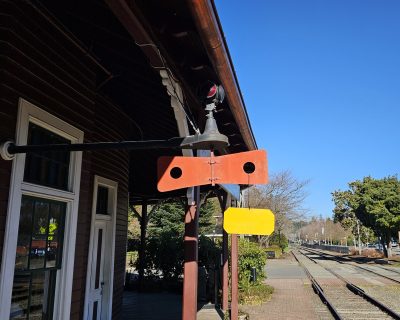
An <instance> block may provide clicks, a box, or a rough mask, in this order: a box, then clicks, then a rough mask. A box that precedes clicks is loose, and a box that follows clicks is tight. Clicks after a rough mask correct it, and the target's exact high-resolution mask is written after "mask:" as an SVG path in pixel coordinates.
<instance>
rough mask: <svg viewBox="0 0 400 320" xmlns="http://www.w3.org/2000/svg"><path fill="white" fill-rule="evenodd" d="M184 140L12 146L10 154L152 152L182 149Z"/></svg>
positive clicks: (9, 149)
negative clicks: (110, 151)
mask: <svg viewBox="0 0 400 320" xmlns="http://www.w3.org/2000/svg"><path fill="white" fill-rule="evenodd" d="M183 140H184V138H182V137H178V138H171V139H168V140H147V141H120V142H90V143H71V144H40V145H26V146H17V145H15V144H10V145H9V147H8V150H7V151H8V153H10V154H17V153H27V152H48V151H64V152H66V151H94V150H107V149H115V150H119V149H125V150H150V149H174V148H177V149H181V148H182V147H181V144H182V142H183Z"/></svg>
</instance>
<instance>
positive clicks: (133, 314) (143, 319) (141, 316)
mask: <svg viewBox="0 0 400 320" xmlns="http://www.w3.org/2000/svg"><path fill="white" fill-rule="evenodd" d="M181 318H182V295H180V294H172V293H167V292H161V293H138V292H137V291H125V292H124V296H123V301H122V318H121V319H122V320H180V319H181ZM221 319H222V317H221V315H220V314H218V312H217V311H216V310H215V308H214V305H212V304H206V305H204V306H203V307H202V308H201V310H199V311H198V312H197V320H221Z"/></svg>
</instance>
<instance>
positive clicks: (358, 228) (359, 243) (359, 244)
mask: <svg viewBox="0 0 400 320" xmlns="http://www.w3.org/2000/svg"><path fill="white" fill-rule="evenodd" d="M357 233H358V254H359V255H360V256H361V241H360V220H358V219H357Z"/></svg>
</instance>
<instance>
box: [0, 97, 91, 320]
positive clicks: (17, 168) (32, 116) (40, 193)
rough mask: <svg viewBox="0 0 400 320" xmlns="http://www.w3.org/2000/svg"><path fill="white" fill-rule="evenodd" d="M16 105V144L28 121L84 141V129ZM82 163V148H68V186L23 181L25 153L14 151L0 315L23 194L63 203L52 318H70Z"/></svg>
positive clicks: (2, 315)
mask: <svg viewBox="0 0 400 320" xmlns="http://www.w3.org/2000/svg"><path fill="white" fill-rule="evenodd" d="M18 107H19V109H18V118H17V125H16V136H15V142H16V144H18V145H25V144H26V143H27V139H28V128H29V123H30V122H32V123H35V124H36V125H39V126H41V127H43V128H44V129H47V130H50V131H52V132H54V133H56V134H58V135H60V136H62V137H65V138H66V139H68V140H70V141H71V143H83V137H84V132H83V131H82V130H79V129H78V128H76V127H74V126H72V125H70V124H68V123H67V122H65V121H63V120H61V119H60V118H58V117H56V116H54V115H52V114H50V113H48V112H47V111H44V110H43V109H41V108H38V107H37V106H35V105H33V104H32V103H30V102H28V101H27V100H25V99H22V98H20V99H19V103H18ZM81 167H82V152H71V159H70V167H69V177H68V178H69V179H68V190H67V191H64V190H60V189H54V188H51V187H45V186H41V185H36V184H33V183H28V182H24V181H23V178H24V169H25V154H17V155H16V156H15V158H14V160H13V164H12V173H11V181H10V191H9V198H8V209H7V221H6V228H5V235H4V247H3V255H2V264H1V271H0V303H1V305H2V308H0V319H8V318H9V316H10V309H11V295H12V287H13V280H14V267H15V257H16V248H17V238H18V227H19V219H20V210H21V200H22V195H27V196H33V197H38V198H45V199H49V200H56V201H61V202H65V203H66V217H65V225H64V247H63V251H62V263H61V269H60V270H59V271H58V272H57V277H56V279H57V280H56V289H55V299H54V309H53V310H54V312H53V319H69V318H70V309H71V295H72V282H73V272H72V271H73V268H74V259H75V243H76V228H77V220H78V204H79V192H80V178H81ZM68 271H69V272H68Z"/></svg>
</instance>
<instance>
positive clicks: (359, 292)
mask: <svg viewBox="0 0 400 320" xmlns="http://www.w3.org/2000/svg"><path fill="white" fill-rule="evenodd" d="M305 251H309V252H311V253H314V254H319V253H318V252H317V253H316V252H312V251H311V250H305ZM299 252H300V253H301V254H302V255H304V256H305V257H307V258H308V259H310V260H311V261H313V262H315V263H318V262H316V261H315V259H313V258H310V257H309V256H307V255H306V254H304V253H302V252H301V251H299ZM319 255H320V256H322V254H319ZM318 265H319V266H321V267H322V268H324V269H325V270H327V271H328V272H330V273H332V274H333V275H334V276H336V277H337V278H338V279H340V280H342V281H343V282H344V283H346V288H347V289H349V290H350V291H351V292H353V293H354V294H357V295H359V296H360V297H362V298H364V299H365V300H367V301H368V302H370V303H371V304H373V305H375V306H377V307H378V308H379V309H381V310H382V311H384V312H386V313H387V314H388V315H390V316H391V317H393V318H394V319H397V320H400V314H398V313H397V312H396V311H394V310H392V309H390V308H389V307H388V306H386V305H385V304H383V303H382V302H380V301H379V300H377V299H375V298H374V297H372V296H370V295H369V294H368V293H366V292H365V291H364V290H363V289H361V288H360V287H358V286H356V285H355V284H353V283H351V282H350V281H348V280H347V279H345V278H344V277H342V276H341V275H339V274H337V273H336V272H335V271H333V270H331V269H330V268H327V267H325V266H323V265H321V264H320V263H318Z"/></svg>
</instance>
